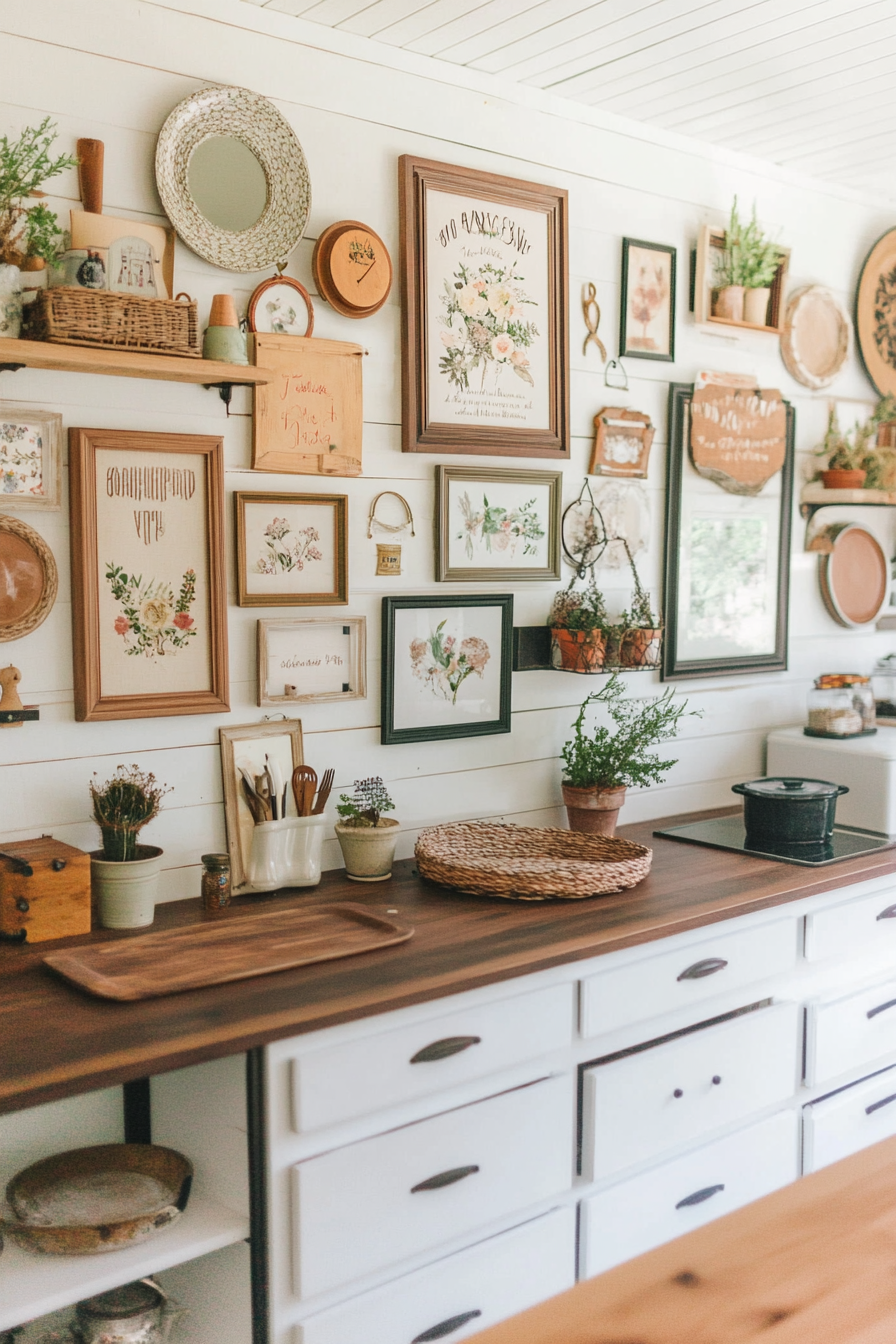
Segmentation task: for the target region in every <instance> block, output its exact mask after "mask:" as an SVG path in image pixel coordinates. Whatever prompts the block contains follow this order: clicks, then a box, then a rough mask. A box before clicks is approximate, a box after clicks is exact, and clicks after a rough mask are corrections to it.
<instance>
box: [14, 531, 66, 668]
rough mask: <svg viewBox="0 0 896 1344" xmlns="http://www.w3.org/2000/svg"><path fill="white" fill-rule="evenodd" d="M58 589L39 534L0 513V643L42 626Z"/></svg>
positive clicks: (52, 564)
mask: <svg viewBox="0 0 896 1344" xmlns="http://www.w3.org/2000/svg"><path fill="white" fill-rule="evenodd" d="M58 591H59V575H58V571H57V569H56V561H55V559H54V558H53V552H52V551H51V550H50V548H49V546H48V545H47V543H46V542H45V541H44V539H43V537H42V536H41V535H40V533H39V532H35V530H34V528H33V527H29V526H28V524H27V523H23V522H22V520H21V518H14V517H13V516H12V514H8V513H0V643H6V642H7V641H9V640H12V639H21V638H22V637H23V635H30V634H31V631H32V630H36V629H37V627H38V626H39V625H42V624H43V622H44V621H45V620H46V619H47V617H48V616H49V614H50V612H51V611H52V609H53V604H54V602H55V601H56V595H57V593H58Z"/></svg>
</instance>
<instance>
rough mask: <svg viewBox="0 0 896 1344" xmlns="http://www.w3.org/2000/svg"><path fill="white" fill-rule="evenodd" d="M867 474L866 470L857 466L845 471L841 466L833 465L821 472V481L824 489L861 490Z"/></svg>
mask: <svg viewBox="0 0 896 1344" xmlns="http://www.w3.org/2000/svg"><path fill="white" fill-rule="evenodd" d="M867 475H868V473H867V471H861V470H859V469H858V468H856V470H855V471H846V470H845V469H844V468H843V467H834V468H833V470H831V471H823V472H822V473H821V483H822V485H823V486H824V488H825V490H861V488H862V486H863V485H864V484H865V477H866V476H867Z"/></svg>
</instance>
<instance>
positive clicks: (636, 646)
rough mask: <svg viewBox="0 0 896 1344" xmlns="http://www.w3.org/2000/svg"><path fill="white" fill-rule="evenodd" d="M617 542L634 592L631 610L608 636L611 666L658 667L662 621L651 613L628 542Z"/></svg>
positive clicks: (649, 602)
mask: <svg viewBox="0 0 896 1344" xmlns="http://www.w3.org/2000/svg"><path fill="white" fill-rule="evenodd" d="M620 540H621V541H622V544H623V546H624V547H625V553H626V555H627V556H628V563H629V566H630V567H631V571H632V578H633V580H634V587H635V591H634V595H633V596H632V605H631V609H630V610H629V611H621V612H620V613H619V619H618V621H617V622H616V624H615V626H614V627H613V630H612V632H611V636H610V642H611V645H612V654H613V662H614V663H615V664H618V666H619V667H627V668H636V667H658V666H659V661H660V651H661V649H662V646H663V618H662V615H661V614H660V613H659V612H655V611H654V609H653V606H652V604H651V601H650V594H649V593H648V591H647V589H646V588H645V587H644V585H643V584H642V582H641V576H640V574H639V573H638V567H637V565H636V564H635V558H634V556H633V555H632V553H631V548H630V547H629V544H628V542H627V541H626V540H625V538H624V537H622V538H620Z"/></svg>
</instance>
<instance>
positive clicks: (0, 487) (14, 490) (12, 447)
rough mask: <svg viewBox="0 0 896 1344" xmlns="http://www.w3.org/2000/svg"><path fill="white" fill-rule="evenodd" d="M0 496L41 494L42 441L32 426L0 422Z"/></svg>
mask: <svg viewBox="0 0 896 1344" xmlns="http://www.w3.org/2000/svg"><path fill="white" fill-rule="evenodd" d="M0 494H4V495H42V494H44V482H43V439H42V438H41V433H40V430H39V429H38V428H37V426H36V425H17V424H3V423H0Z"/></svg>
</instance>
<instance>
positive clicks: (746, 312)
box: [712, 196, 782, 327]
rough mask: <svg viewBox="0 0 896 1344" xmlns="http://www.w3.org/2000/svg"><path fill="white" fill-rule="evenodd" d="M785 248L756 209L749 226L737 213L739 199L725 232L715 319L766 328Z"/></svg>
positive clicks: (714, 301)
mask: <svg viewBox="0 0 896 1344" xmlns="http://www.w3.org/2000/svg"><path fill="white" fill-rule="evenodd" d="M781 257H782V253H781V249H780V248H779V247H777V246H776V245H775V244H774V243H773V242H772V241H771V239H769V238H767V237H766V236H765V234H764V233H763V232H762V229H761V228H760V227H759V221H758V220H757V218H756V206H755V203H754V205H753V214H752V216H751V218H750V221H749V223H746V224H745V223H744V222H743V221H742V220H741V218H740V216H739V214H738V212H737V197H736V196H735V198H734V202H733V204H732V206H731V216H730V218H729V220H728V227H727V229H726V230H725V250H724V257H723V261H722V265H721V268H720V269H719V271H718V274H717V279H718V280H719V285H720V287H719V289H718V290H717V291H716V292H715V294H714V297H713V306H712V311H713V316H714V317H724V318H727V320H728V321H729V322H749V323H751V325H753V326H757V327H764V326H765V325H766V319H767V316H768V301H769V297H770V295H771V285H772V281H773V280H774V278H775V276H776V275H777V273H778V267H779V266H780V264H781Z"/></svg>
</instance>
